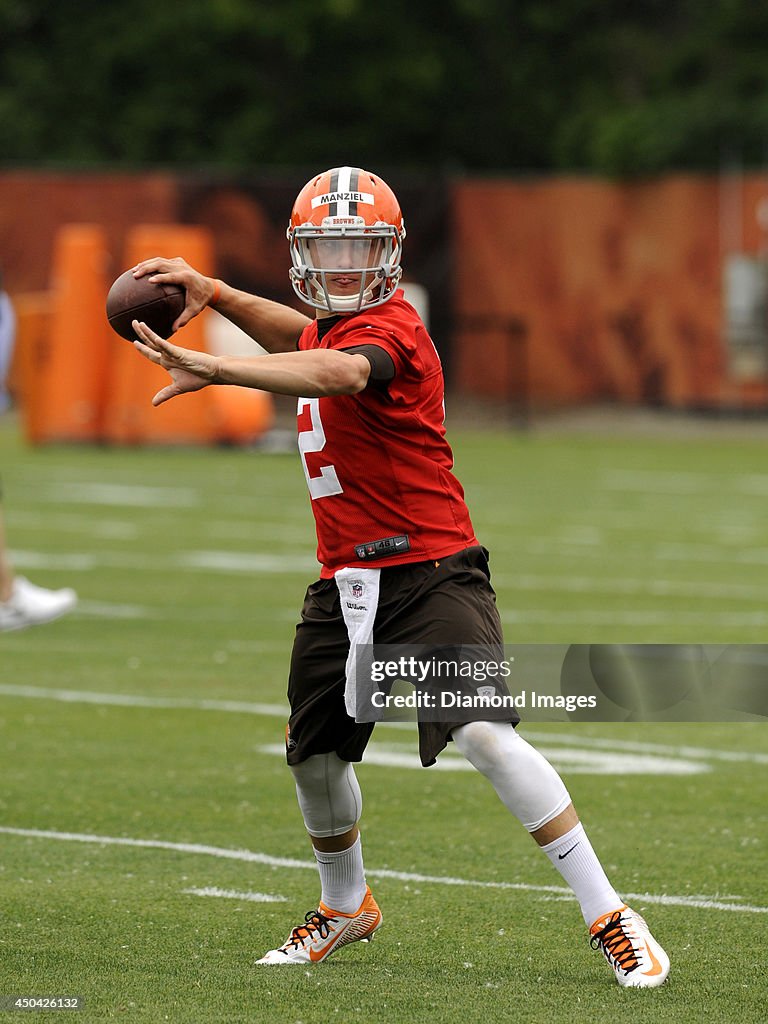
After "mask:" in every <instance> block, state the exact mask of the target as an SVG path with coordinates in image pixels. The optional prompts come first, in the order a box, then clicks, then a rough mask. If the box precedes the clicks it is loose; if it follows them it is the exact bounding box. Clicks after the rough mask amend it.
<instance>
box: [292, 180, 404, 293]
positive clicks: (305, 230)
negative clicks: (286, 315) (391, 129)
mask: <svg viewBox="0 0 768 1024" xmlns="http://www.w3.org/2000/svg"><path fill="white" fill-rule="evenodd" d="M404 238H405V224H404V223H403V215H402V213H401V211H400V204H399V203H398V201H397V198H396V197H395V194H394V192H393V191H392V189H391V188H390V187H389V185H387V183H386V182H385V181H382V179H381V178H379V177H378V175H375V174H371V173H370V171H364V170H362V168H360V167H334V168H333V169H332V170H330V171H324V172H323V173H322V174H318V175H316V176H315V177H314V178H312V179H311V180H310V181H308V182H307V184H306V185H305V186H304V188H303V189H302V190H301V192H299V194H298V196H297V198H296V202H295V203H294V205H293V210H292V212H291V221H290V224H289V225H288V241H289V243H290V250H291V263H292V267H291V270H290V277H291V284H292V285H293V289H294V291H295V292H296V294H297V295H298V296H299V298H300V299H301V300H302V301H303V302H306V303H308V304H309V305H310V306H314V307H315V308H316V309H325V310H328V311H329V312H331V313H350V312H358V311H359V310H361V309H368V308H369V307H370V306H378V305H380V304H381V303H382V302H386V301H387V300H388V299H390V298H391V297H392V296H393V295H394V293H395V289H396V288H397V285H398V282H399V281H400V277H401V275H402V273H403V270H402V267H401V266H400V257H401V255H402V249H403V239H404Z"/></svg>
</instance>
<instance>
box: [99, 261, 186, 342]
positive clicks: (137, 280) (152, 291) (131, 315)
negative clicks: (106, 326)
mask: <svg viewBox="0 0 768 1024" xmlns="http://www.w3.org/2000/svg"><path fill="white" fill-rule="evenodd" d="M185 305H186V292H185V291H184V289H183V288H181V287H180V286H179V285H177V284H152V282H151V281H150V280H149V277H134V276H133V271H132V270H126V272H125V273H124V274H121V275H120V277H118V279H117V280H116V281H115V283H114V284H113V285H112V287H111V288H110V289H109V294H108V295H107V320H109V323H110V326H111V327H112V329H113V330H114V331H116V332H117V333H118V334H119V335H120V337H121V338H126V339H127V340H128V341H133V340H134V338H135V337H136V332H135V331H134V329H133V328H132V327H131V321H132V320H141V321H142V322H143V323H145V324H147V326H149V327H151V328H152V330H153V331H154V332H155V333H156V334H159V335H160V336H161V337H162V338H167V337H168V336H169V335H170V334H172V333H173V331H172V326H173V323H174V321H175V320H176V318H177V317H178V315H179V314H180V313H181V311H182V310H183V309H184V306H185Z"/></svg>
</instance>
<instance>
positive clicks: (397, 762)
mask: <svg viewBox="0 0 768 1024" xmlns="http://www.w3.org/2000/svg"><path fill="white" fill-rule="evenodd" d="M537 749H538V751H539V752H540V753H541V754H543V756H544V757H546V758H547V760H548V761H550V762H551V763H552V764H553V765H554V767H555V768H557V770H558V771H561V772H564V773H566V774H568V775H611V776H616V775H663V776H665V777H667V778H668V777H669V776H672V775H701V774H703V773H704V772H709V771H711V770H712V769H711V767H710V765H708V764H703V763H702V762H701V761H691V760H683V759H682V758H678V757H675V758H672V757H657V756H656V755H654V754H648V753H646V754H619V753H616V752H615V751H612V752H611V753H600V752H598V751H596V750H579V749H578V748H574V747H552V748H551V749H550V748H548V747H546V746H541V745H539V744H537ZM257 750H258V751H259V753H261V754H270V755H272V756H279V757H285V747H284V746H283V744H281V743H270V744H265V745H263V746H260V747H257ZM363 764H375V765H380V766H381V767H383V768H405V769H410V770H414V771H422V770H423V769H422V765H421V761H420V760H419V756H418V754H417V753H416V745H415V743H413V744H408V745H405V744H393V743H388V744H383V743H377V742H375V741H374V742H371V743H369V744H368V746H367V747H366V750H365V754H364V755H363ZM429 770H430V771H432V772H434V771H441V772H473V771H474V770H475V769H474V768H473V767H472V765H471V764H470V763H469V762H468V761H466V760H465V759H464V758H463V757H460V756H457V755H455V754H451V753H449V752H448V751H444V752H443V753H442V754H441V755H440V757H439V759H438V761H437V764H435V765H433V766H432V767H431V768H430V769H429Z"/></svg>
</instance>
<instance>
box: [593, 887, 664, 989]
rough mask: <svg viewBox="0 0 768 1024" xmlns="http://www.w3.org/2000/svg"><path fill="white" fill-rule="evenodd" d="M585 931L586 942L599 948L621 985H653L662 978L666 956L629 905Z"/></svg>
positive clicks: (627, 986) (660, 982)
mask: <svg viewBox="0 0 768 1024" xmlns="http://www.w3.org/2000/svg"><path fill="white" fill-rule="evenodd" d="M589 934H590V936H591V939H590V945H591V946H592V948H593V949H600V950H602V952H603V953H604V954H605V958H606V960H607V961H608V963H609V964H610V965H611V967H612V968H613V970H614V973H615V974H616V980H617V981H618V983H619V984H620V985H621V986H622V987H623V988H656V987H657V986H659V985H661V984H663V983H664V981H665V980H666V978H667V975H668V974H669V957H668V956H667V954H666V953H665V952H664V950H663V949H662V948H661V946H660V945H659V944H658V942H657V941H656V940H655V939H654V937H653V936H652V935H651V933H650V930H649V928H648V925H647V924H646V923H645V920H644V918H642V917H641V916H640V914H638V913H637V912H636V911H634V910H632V909H631V908H630V907H626V906H624V907H619V909H618V910H614V911H613V912H612V913H610V914H605V915H603V917H599V918H598V919H597V921H595V923H594V924H593V925H592V927H591V928H590V929H589Z"/></svg>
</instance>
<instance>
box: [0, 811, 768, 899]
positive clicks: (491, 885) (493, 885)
mask: <svg viewBox="0 0 768 1024" xmlns="http://www.w3.org/2000/svg"><path fill="white" fill-rule="evenodd" d="M0 833H2V834H4V835H9V836H19V837H22V838H26V839H47V840H55V841H62V842H70V843H93V844H95V845H98V846H127V847H135V848H139V849H145V850H146V849H150V850H167V851H173V852H176V853H185V854H199V855H203V856H206V857H217V858H220V859H223V860H237V861H244V862H246V863H250V864H263V865H265V866H267V867H272V868H284V869H288V870H298V871H313V872H314V871H316V870H317V865H316V863H315V862H314V861H309V860H294V859H291V858H288V857H273V856H271V855H270V854H266V853H258V852H256V851H252V850H230V849H227V848H226V847H221V846H206V845H202V844H199V843H172V842H167V841H165V840H162V839H130V838H128V837H127V836H99V835H90V834H88V833H82V832H53V831H48V830H45V829H31V828H13V827H11V826H8V825H4V826H0ZM366 875H368V876H370V877H371V878H390V879H392V880H394V881H398V882H416V883H419V884H422V885H445V886H459V887H466V888H476V889H506V890H514V891H518V892H534V893H545V894H547V895H555V896H568V897H570V898H573V897H572V894H571V891H570V889H567V888H565V887H564V886H559V885H531V884H528V883H527V882H489V881H483V880H481V879H474V878H455V877H451V876H445V875H423V874H419V873H417V872H412V871H392V870H390V869H388V868H366ZM623 896H624V898H625V899H628V900H633V901H638V902H640V901H642V902H644V903H657V904H661V905H663V906H668V907H691V908H696V909H700V910H722V911H730V912H731V913H735V914H768V907H763V906H758V905H752V904H748V903H744V902H741V901H742V900H743V897H741V896H729V897H727V899H728V900H729V901H733V902H726V898H723V897H720V896H719V894H714V895H706V894H697V895H695V896H677V895H670V894H668V893H659V894H655V893H647V892H642V893H636V892H625V893H623Z"/></svg>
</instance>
